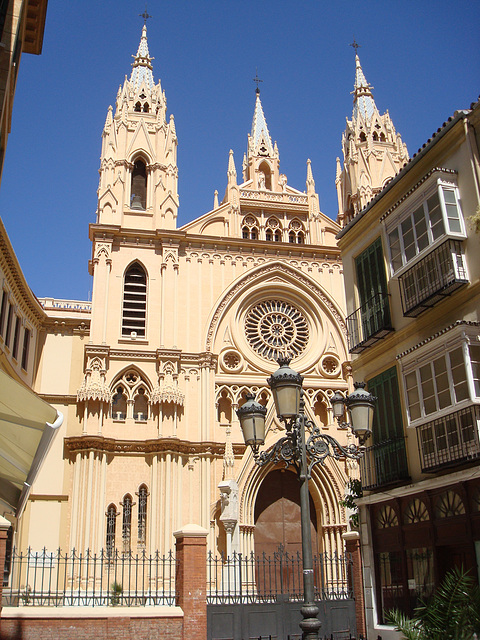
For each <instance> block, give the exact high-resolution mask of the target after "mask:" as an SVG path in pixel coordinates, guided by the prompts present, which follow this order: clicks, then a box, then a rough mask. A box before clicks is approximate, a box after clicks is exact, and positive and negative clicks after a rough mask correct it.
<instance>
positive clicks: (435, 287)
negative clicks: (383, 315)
mask: <svg viewBox="0 0 480 640" xmlns="http://www.w3.org/2000/svg"><path fill="white" fill-rule="evenodd" d="M399 282H400V291H401V294H402V305H403V315H404V316H408V317H410V318H416V317H417V316H418V315H420V314H421V313H423V312H424V311H426V310H427V309H429V308H430V307H433V306H434V305H435V304H437V302H440V300H443V298H445V297H446V296H449V295H451V294H452V293H453V292H454V291H456V290H457V289H458V288H459V287H462V286H463V285H464V284H466V283H468V278H467V270H466V267H465V258H464V256H463V253H462V243H461V242H459V241H458V240H450V239H449V240H447V241H446V242H444V243H442V244H441V245H440V246H438V247H437V248H436V249H434V250H433V251H431V252H430V253H429V254H428V255H426V256H425V257H424V258H423V260H420V262H417V263H416V264H415V265H413V267H411V268H410V269H408V271H406V272H405V273H404V274H402V275H401V276H399Z"/></svg>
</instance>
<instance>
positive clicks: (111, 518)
mask: <svg viewBox="0 0 480 640" xmlns="http://www.w3.org/2000/svg"><path fill="white" fill-rule="evenodd" d="M106 516H107V535H106V539H105V547H106V551H107V556H108V557H109V558H110V557H111V556H113V553H114V551H115V530H116V526H117V508H116V506H115V505H114V504H111V505H110V506H109V507H108V509H107V513H106Z"/></svg>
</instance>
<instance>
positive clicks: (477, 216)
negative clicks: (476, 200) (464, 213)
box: [468, 205, 480, 233]
mask: <svg viewBox="0 0 480 640" xmlns="http://www.w3.org/2000/svg"><path fill="white" fill-rule="evenodd" d="M468 219H469V220H470V222H471V224H472V227H473V228H474V230H475V233H480V205H479V206H478V207H477V209H476V211H475V213H474V214H473V215H471V216H469V217H468Z"/></svg>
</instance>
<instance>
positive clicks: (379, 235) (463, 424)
mask: <svg viewBox="0 0 480 640" xmlns="http://www.w3.org/2000/svg"><path fill="white" fill-rule="evenodd" d="M477 122H478V104H474V105H472V108H471V110H470V111H464V112H457V113H456V114H455V116H454V117H453V118H450V119H449V121H448V122H447V124H445V125H444V127H443V128H442V129H441V130H439V132H437V134H435V136H434V137H433V138H432V139H431V140H429V141H428V143H427V144H426V145H424V148H422V150H421V151H420V152H419V153H418V154H417V156H414V158H413V159H412V160H411V161H410V163H409V164H407V165H406V167H405V168H404V169H403V170H401V171H400V172H399V174H398V175H397V176H396V177H395V179H394V180H392V182H391V183H390V184H389V185H388V186H387V187H386V188H385V189H384V190H383V192H381V193H380V194H379V195H378V196H377V197H376V198H375V199H374V200H373V201H372V202H371V203H370V204H369V205H367V206H366V207H365V208H364V209H363V210H362V211H361V212H360V214H359V215H358V216H357V218H354V219H353V221H352V222H351V223H350V224H349V225H348V226H346V227H345V228H344V229H343V230H342V232H341V233H340V234H339V246H340V249H341V252H342V259H343V264H344V276H345V283H346V298H347V316H348V317H347V324H348V326H349V328H350V332H351V333H350V336H349V347H350V350H351V351H352V352H353V353H356V354H357V355H356V356H353V362H352V369H353V375H354V377H355V378H358V379H365V380H367V382H370V384H376V385H378V381H379V380H380V379H381V376H382V375H384V374H385V373H386V372H392V371H395V372H396V379H397V381H398V382H397V392H398V399H399V404H398V406H396V405H392V402H391V400H390V399H389V398H386V397H384V396H383V395H382V394H377V395H379V396H380V397H379V398H378V402H377V411H378V412H379V413H380V415H381V416H383V424H380V422H377V423H374V430H373V436H372V440H373V444H371V446H370V447H367V452H366V455H365V462H364V464H363V467H362V481H363V484H364V487H367V489H368V490H367V491H365V495H364V497H363V498H362V499H361V500H360V501H359V503H360V505H361V506H360V519H361V527H360V531H361V536H362V543H363V559H364V567H365V587H366V606H367V626H368V630H369V631H370V632H371V633H373V632H376V633H381V635H382V637H390V635H388V634H389V631H388V629H387V628H385V627H384V626H382V625H381V624H380V623H381V621H382V617H383V616H382V606H383V607H384V608H385V609H388V608H389V607H393V606H399V607H400V608H403V609H404V610H405V611H406V612H407V613H410V612H411V611H412V608H413V607H414V606H415V603H416V602H417V601H418V597H421V596H428V595H429V594H430V593H431V590H432V589H433V588H434V586H435V585H438V583H439V582H440V580H441V579H442V577H443V575H444V573H445V571H447V570H448V569H450V568H452V566H454V565H460V564H462V563H463V565H464V567H465V568H470V569H471V570H472V571H473V575H474V576H475V577H476V576H477V574H478V564H479V563H478V558H477V556H476V548H477V547H478V543H477V542H476V541H477V540H478V532H477V531H476V525H475V522H476V517H477V516H476V514H477V511H478V507H477V502H476V500H477V498H476V495H477V491H478V489H477V482H478V478H479V477H480V467H479V465H478V459H479V456H480V448H479V427H480V417H479V405H480V390H479V388H478V382H476V383H475V378H476V379H477V380H478V356H477V355H476V354H477V353H478V345H479V342H478V340H479V338H478V336H479V327H480V317H479V308H480V307H479V293H480V278H479V276H480V272H479V264H478V260H477V258H476V254H477V252H478V233H476V230H475V225H474V224H473V223H472V220H471V217H472V216H474V214H475V212H476V211H477V209H478V204H479V184H480V181H479V176H480V172H479V155H478V141H477V140H476V139H475V136H474V135H473V132H474V130H475V127H476V126H477ZM435 185H437V186H435ZM439 185H446V186H445V189H447V191H449V193H454V192H456V194H457V207H453V209H450V211H455V212H457V211H460V209H461V214H459V219H458V232H457V231H455V232H448V223H447V219H446V218H444V224H445V228H446V229H447V231H446V233H444V234H443V235H440V236H439V237H437V239H436V241H434V242H433V244H432V241H430V244H428V246H426V245H425V246H422V245H421V244H419V243H421V242H422V240H418V238H420V237H421V230H420V226H418V228H416V234H417V235H416V236H415V242H417V244H416V245H415V246H416V247H417V255H418V257H417V255H413V254H412V256H411V258H410V260H409V262H408V264H407V265H406V266H405V267H403V270H402V268H401V267H399V268H395V267H394V266H392V265H393V263H392V260H393V256H394V253H395V252H394V250H392V251H393V252H392V251H391V250H390V249H389V243H390V240H389V234H391V233H392V231H393V229H394V227H395V222H397V224H400V225H401V224H402V223H404V221H405V220H406V219H407V217H408V216H409V215H410V214H413V212H415V211H417V210H418V207H419V206H420V205H422V203H424V202H425V197H429V198H430V197H431V196H432V195H433V194H434V193H438V194H440V193H443V191H444V190H443V187H441V188H439ZM457 187H458V189H457ZM439 197H440V198H441V197H442V196H441V195H439ZM448 197H450V196H448ZM432 202H433V201H432ZM422 206H423V205H422ZM428 207H429V208H430V204H429V205H428ZM432 207H433V205H432ZM432 210H433V209H432ZM422 211H425V209H422ZM429 211H430V209H429ZM437 211H439V210H437ZM443 211H444V215H445V213H446V211H447V207H446V205H445V207H443ZM419 215H420V214H419ZM451 215H456V213H455V214H453V213H452V214H451ZM433 216H434V214H432V215H430V213H428V214H427V225H428V224H430V225H431V226H433V222H430V223H429V222H428V220H430V221H432V220H433ZM418 219H420V217H419V218H418ZM419 224H420V223H419ZM456 224H457V223H456ZM404 225H405V226H404V227H400V229H401V231H400V235H402V237H404V240H403V242H404V244H403V245H401V246H403V250H404V255H405V256H407V253H406V251H407V250H406V249H405V247H406V246H407V236H406V235H405V234H406V233H407V232H406V229H407V226H406V225H407V223H404ZM452 228H453V223H452ZM432 233H433V232H432ZM392 237H393V236H391V238H392ZM431 237H433V236H431ZM377 239H380V242H381V245H380V251H381V256H380V258H379V260H378V264H377V265H376V266H375V268H374V269H373V271H374V273H375V274H376V277H375V278H373V282H374V284H373V285H372V292H373V293H375V296H376V297H372V298H371V299H370V302H369V303H368V304H366V305H365V306H364V307H363V308H362V307H361V305H362V302H363V300H362V296H363V298H365V285H364V284H362V283H363V282H364V279H363V275H362V273H363V272H361V270H359V266H358V261H359V257H360V256H362V253H363V252H365V251H366V250H367V249H368V248H369V247H372V244H373V243H374V241H375V240H377ZM392 242H393V240H392ZM453 243H457V244H453ZM442 246H443V247H449V249H448V251H447V252H446V253H441V251H443V249H442ZM363 255H365V254H363ZM416 265H417V266H416ZM442 265H444V266H442ZM463 268H465V271H463ZM408 269H413V271H410V273H411V274H413V277H411V276H410V275H408V273H407V271H408ZM381 270H383V271H384V273H385V282H386V284H385V286H383V287H382V286H381V284H379V283H380V280H381V278H380V276H379V273H380V271H381ZM427 277H428V278H429V280H428V282H429V283H430V285H429V287H430V288H428V287H427V286H426V282H427V280H424V279H422V278H427ZM405 284H408V286H410V287H411V288H410V289H409V290H407V289H406V287H405V286H404V285H405ZM362 287H363V289H362ZM382 289H383V291H382ZM412 292H413V293H412ZM379 293H381V295H379ZM382 296H384V297H383V298H382V299H383V300H384V303H382V305H384V306H382V313H381V314H379V315H378V316H377V320H378V318H380V317H381V319H380V320H379V321H378V322H377V323H376V324H375V323H374V322H371V324H370V325H369V324H368V321H367V319H366V318H367V316H368V314H369V313H370V312H371V310H372V309H373V308H374V307H375V304H377V303H378V301H379V300H380V298H381V297H382ZM415 296H416V297H415ZM378 308H380V307H378ZM362 309H363V311H362ZM355 331H357V333H355ZM455 347H458V349H459V351H457V355H458V354H460V353H461V357H460V356H459V362H458V363H457V366H458V367H459V369H457V372H455V371H454V366H455V365H454V360H452V359H451V358H450V355H449V354H450V352H451V351H452V349H454V348H455ZM460 348H461V349H460ZM444 362H447V364H446V365H445V366H446V371H445V373H444V374H442V373H441V367H443V363H444ZM432 363H433V366H434V367H435V368H434V369H433V371H434V375H433V379H434V382H433V384H432V385H430V386H428V384H427V382H426V381H427V377H428V375H429V373H428V372H429V371H431V366H432ZM422 367H423V369H421V371H420V373H419V376H420V377H416V378H413V377H412V375H410V374H411V373H412V372H413V371H414V370H416V369H418V368H422ZM460 371H461V373H459V372H460ZM409 375H410V377H409ZM459 376H460V378H462V380H463V377H465V382H462V387H461V389H460V386H459V384H460V383H459V380H460V378H459ZM462 376H463V377H462ZM376 388H381V387H378V386H377V387H376ZM384 388H386V387H384ZM428 389H430V391H428ZM415 394H417V395H418V396H419V398H420V405H419V407H420V412H419V413H418V414H417V408H416V407H415V402H414V396H415ZM442 394H443V395H442ZM434 400H435V401H436V403H437V404H436V405H434V404H432V403H433V402H434ZM395 407H396V408H395ZM410 423H411V426H410ZM394 424H395V425H396V426H395V427H394ZM386 428H387V435H383V436H382V437H383V438H384V441H383V442H380V440H381V438H380V436H379V433H380V430H382V433H383V434H385V433H386V431H385V429H386ZM388 429H391V431H390V435H388ZM395 429H396V431H395ZM394 433H395V434H397V435H394ZM422 434H423V435H422ZM427 439H428V442H427ZM399 460H402V461H403V460H404V461H405V462H404V463H403V462H402V464H398V461H399ZM395 465H397V466H395ZM475 479H477V480H475ZM413 512H415V513H413ZM422 531H423V534H422ZM395 554H396V555H395ZM412 554H417V556H416V559H412V557H413V556H412ZM422 554H423V558H421V556H422ZM422 563H423V564H422ZM421 564H422V568H421V569H419V567H420V565H421ZM394 565H395V566H394ZM419 576H422V580H420V577H419ZM422 581H423V582H422ZM391 637H392V638H393V637H395V636H394V634H392V635H391Z"/></svg>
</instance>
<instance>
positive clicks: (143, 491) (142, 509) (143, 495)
mask: <svg viewBox="0 0 480 640" xmlns="http://www.w3.org/2000/svg"><path fill="white" fill-rule="evenodd" d="M147 500H148V490H147V487H146V486H145V485H144V484H142V486H141V487H140V491H139V492H138V546H139V547H145V544H146V542H147Z"/></svg>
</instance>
